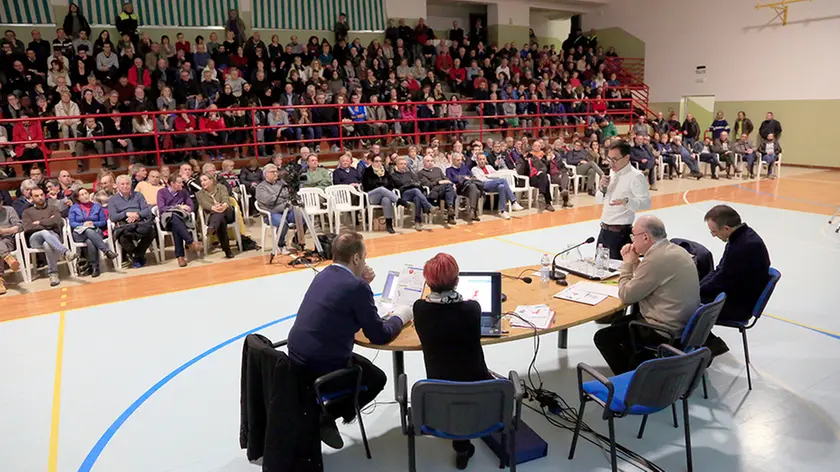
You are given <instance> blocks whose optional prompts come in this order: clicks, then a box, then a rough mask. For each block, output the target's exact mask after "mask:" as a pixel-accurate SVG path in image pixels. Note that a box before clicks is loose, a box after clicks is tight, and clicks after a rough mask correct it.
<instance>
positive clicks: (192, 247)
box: [189, 241, 204, 252]
mask: <svg viewBox="0 0 840 472" xmlns="http://www.w3.org/2000/svg"><path fill="white" fill-rule="evenodd" d="M189 249H190V251H194V252H200V251H201V250H202V249H204V246H202V245H201V243H200V242H198V241H193V242H192V243H190V245H189Z"/></svg>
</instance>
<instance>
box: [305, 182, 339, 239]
mask: <svg viewBox="0 0 840 472" xmlns="http://www.w3.org/2000/svg"><path fill="white" fill-rule="evenodd" d="M298 196H300V201H301V203H302V204H303V209H304V211H305V212H306V214H307V215H309V216H310V217H312V220H313V221H312V222H313V223H314V222H315V217H316V216H317V217H318V221H319V223H320V225H321V231H322V232H326V229H327V226H326V225H325V224H324V221H325V220H326V221H327V223H328V224H329V226H330V228H332V223H331V222H330V210H329V198H328V197H327V194H326V192H324V190H323V189H320V188H302V189H300V190H299V191H298ZM314 229H315V228H313V230H314Z"/></svg>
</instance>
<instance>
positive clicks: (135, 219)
mask: <svg viewBox="0 0 840 472" xmlns="http://www.w3.org/2000/svg"><path fill="white" fill-rule="evenodd" d="M108 218H109V219H110V220H111V221H112V222H113V223H114V225H115V226H116V229H114V234H113V235H112V237H114V238H116V239H117V241H119V243H120V246H121V247H122V250H123V252H124V253H125V254H127V255H129V256H131V257H132V263H131V266H132V267H134V268H135V269H139V268H141V267H143V266H145V265H146V251H148V250H149V246H151V245H152V242H153V241H154V240H155V236H157V234H156V232H155V224H154V215H152V207H150V206H149V204H148V203H146V199H145V198H144V197H143V194H142V193H139V192H135V191H133V190H131V177H129V176H127V175H120V176H117V193H115V194H114V195H113V196H112V197H111V198H109V199H108Z"/></svg>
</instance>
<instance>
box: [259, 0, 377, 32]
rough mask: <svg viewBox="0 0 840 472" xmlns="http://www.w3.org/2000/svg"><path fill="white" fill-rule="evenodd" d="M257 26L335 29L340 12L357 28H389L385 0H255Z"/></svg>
mask: <svg viewBox="0 0 840 472" xmlns="http://www.w3.org/2000/svg"><path fill="white" fill-rule="evenodd" d="M252 2H253V3H252V7H253V14H254V27H255V28H270V29H287V30H297V29H302V30H326V31H330V30H332V29H333V25H335V22H336V20H338V15H339V13H346V14H347V23H348V24H349V25H350V29H351V30H354V31H382V30H384V29H385V22H386V19H385V0H252Z"/></svg>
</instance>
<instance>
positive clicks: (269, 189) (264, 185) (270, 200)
mask: <svg viewBox="0 0 840 472" xmlns="http://www.w3.org/2000/svg"><path fill="white" fill-rule="evenodd" d="M263 178H264V180H263V181H262V182H260V183H259V184H257V193H256V197H257V203H259V204H260V207H261V208H262V209H263V210H264V211H267V212H269V213H270V214H271V221H270V223H271V226H273V227H275V228H280V239H279V240H278V241H277V244H278V248H279V250H280V254H282V255H284V256H285V255H288V254H289V250H288V249H287V248H286V233H287V232H288V231H289V224H293V223H294V222H295V212H294V211H293V210H292V208H291V207H289V194H290V192H291V189H290V188H289V186H288V185H287V184H286V182H284V181H283V180H282V179H281V178H280V169H278V168H277V166H276V165H274V164H266V166H265V167H263ZM287 207H288V209H289V211H288V212H287V213H286V221H285V222H284V221H283V211H284V210H286V208H287Z"/></svg>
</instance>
